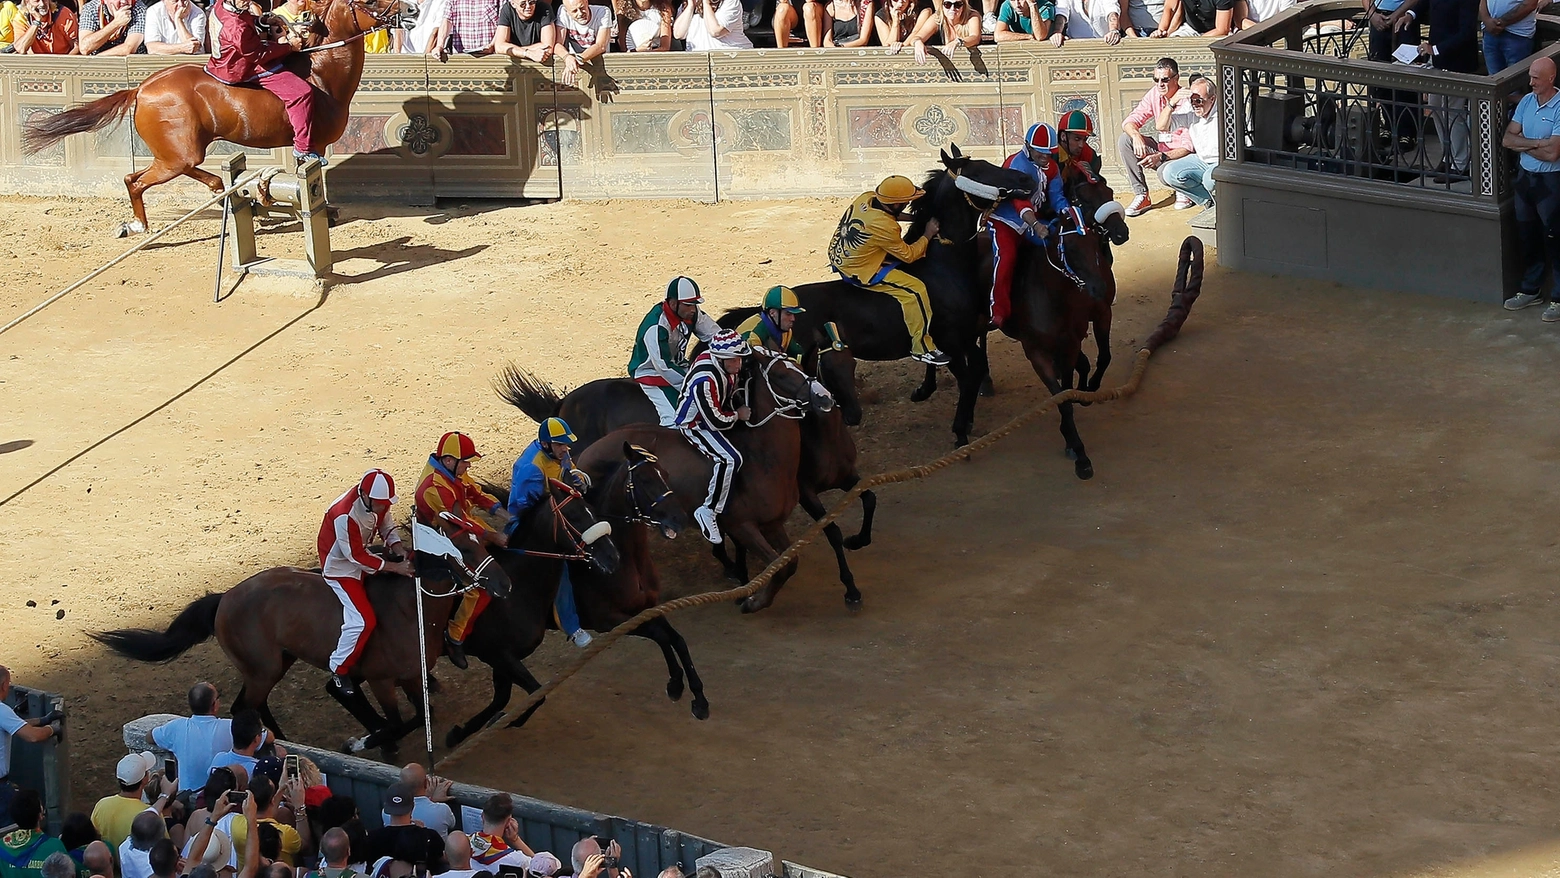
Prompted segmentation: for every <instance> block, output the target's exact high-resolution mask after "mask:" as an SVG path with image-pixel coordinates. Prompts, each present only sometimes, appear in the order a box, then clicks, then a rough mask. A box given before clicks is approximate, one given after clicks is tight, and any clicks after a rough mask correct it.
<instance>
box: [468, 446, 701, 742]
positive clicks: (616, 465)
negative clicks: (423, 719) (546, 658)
mask: <svg viewBox="0 0 1560 878" xmlns="http://www.w3.org/2000/svg"><path fill="white" fill-rule="evenodd" d="M597 475H598V476H599V478H598V479H597V480H596V481H595V484H594V485H593V486H592V487H591V489H590V490H589V491H588V492H587V493H586V494H585V497H584V501H585V502H586V503H587V504H588V505H589V506H590V508H591V509H593V510H594V511H595V513H596V515H597V516H599V518H600V519H601V520H602V521H606V522H609V523H610V524H611V527H612V543H613V545H615V546H616V548H617V552H618V554H617V558H616V564H615V565H614V566H613V569H611V570H603V569H598V568H597V566H596V565H593V564H590V563H588V562H575V561H571V560H570V557H568V556H564V554H563V553H560V552H556V551H554V552H549V551H546V550H545V549H538V548H536V547H532V548H531V550H530V551H527V550H526V547H524V546H517V545H512V546H511V548H512V549H516V550H517V551H510V552H504V553H502V554H501V555H500V556H499V560H500V562H501V563H502V564H503V568H504V572H505V573H506V574H507V575H508V576H509V579H510V581H511V582H513V583H514V584H515V590H514V591H513V592H512V593H511V594H510V596H509V597H508V598H506V599H504V600H495V601H493V602H492V603H491V604H489V605H488V608H487V610H486V611H485V612H484V613H483V614H482V615H481V616H478V617H477V622H476V624H475V625H473V626H472V630H471V635H470V636H469V637H468V638H467V639H466V652H467V654H468V655H471V656H473V657H475V658H477V659H480V660H481V661H483V662H485V663H487V665H488V666H489V667H491V668H492V669H493V700H492V702H491V703H489V704H488V705H487V706H486V707H484V708H482V710H480V711H478V712H477V714H476V715H475V716H473V717H472V718H471V719H469V720H467V721H466V722H464V723H462V724H460V725H457V726H455V727H454V728H452V729H450V731H449V734H448V735H447V736H446V737H445V745H446V746H448V747H454V746H456V745H457V744H459V743H460V742H461V741H464V740H465V739H466V738H468V737H470V736H471V735H472V734H473V733H475V732H476V731H477V730H478V729H480V728H482V727H483V726H484V725H486V724H487V723H488V722H489V721H491V720H492V719H493V717H495V716H497V715H498V714H499V713H500V712H502V711H503V709H504V708H505V707H506V706H508V704H509V698H510V695H511V693H512V690H513V688H514V686H515V685H516V684H519V685H520V687H521V688H522V689H524V690H525V691H526V693H527V694H530V693H532V692H535V691H536V690H537V689H540V688H541V683H539V682H537V680H536V677H534V676H533V675H532V674H531V672H530V670H528V669H527V668H526V666H525V660H526V659H527V658H529V657H530V655H531V653H533V652H535V651H536V648H537V647H538V646H541V643H542V638H543V637H544V636H545V635H546V633H547V630H548V629H549V628H557V627H558V626H557V623H556V621H555V619H554V616H553V600H554V598H556V597H557V594H558V581H559V577H560V575H561V574H562V571H563V565H564V564H565V563H568V564H569V565H570V566H569V571H570V577H571V580H572V581H573V583H574V588H575V597H576V600H577V601H578V604H579V609H580V621H581V622H583V623H584V624H585V626H586V627H587V628H591V629H592V630H595V631H606V630H609V629H611V628H612V627H614V626H615V625H617V624H618V623H620V622H622V621H623V620H625V619H627V618H629V617H630V616H633V615H634V614H635V613H638V612H639V611H640V610H642V609H644V608H645V607H646V606H650V605H653V602H652V604H645V603H644V601H643V597H642V595H641V594H640V591H639V589H638V587H637V586H634V585H633V583H632V582H631V580H630V579H628V578H626V577H628V576H630V575H631V574H632V573H633V572H634V571H635V570H637V569H638V566H639V563H640V558H641V556H642V555H643V554H644V551H645V548H644V545H643V544H644V535H643V533H642V532H640V531H641V529H640V528H638V527H633V528H629V527H624V526H622V525H623V523H624V522H633V523H635V524H641V523H645V524H650V525H653V526H655V527H658V528H660V529H661V531H662V532H663V533H664V534H666V535H667V538H668V539H670V538H672V537H675V536H676V535H677V533H678V532H679V531H680V530H681V529H682V528H683V526H684V524H685V521H684V518H683V512H682V509H681V508H680V507H679V506H678V505H677V503H676V501H675V500H672V499H670V491H671V489H670V488H669V487H668V486H667V484H666V474H665V473H663V472H661V469H660V467H659V466H657V465H656V462H655V458H654V457H653V456H652V455H649V454H647V453H645V451H644V450H643V449H641V448H636V447H634V446H632V445H628V444H624V445H623V447H622V450H621V454H619V455H617V456H615V457H614V458H613V459H612V460H610V461H608V462H607V463H606V465H604V466H602V467H601V468H599V470H598V472H597ZM486 487H487V488H488V490H489V491H491V492H492V493H494V495H495V496H499V497H506V498H507V495H508V492H507V491H505V490H504V489H502V488H495V487H494V486H486ZM522 530H524V528H523V526H522V528H519V529H517V531H516V532H517V533H519V532H521V531H522ZM576 554H578V553H576ZM627 606H632V607H633V610H632V612H628V613H627V614H626V615H625V614H624V613H623V611H622V610H619V611H618V612H616V613H612V612H610V611H609V609H608V608H613V607H627ZM632 633H633V634H634V635H636V636H639V637H644V638H646V639H648V640H652V641H654V642H655V643H656V645H657V646H660V647H661V651H662V653H663V654H664V655H665V657H666V664H667V670H668V673H669V677H670V679H669V682H668V683H667V687H666V691H667V694H668V695H670V696H671V698H672V700H673V701H676V700H678V699H679V698H681V697H682V690H683V670H684V668H686V670H687V676H688V682H689V687H690V688H691V689H692V690H693V694H694V709H693V712H694V715H695V716H698V717H699V718H700V719H703V718H705V717H707V716H709V703H708V702H707V701H705V699H704V687H703V684H702V683H701V682H700V681H699V677H698V674H697V672H695V671H694V668H693V660H692V658H690V657H689V655H688V645H687V643H685V642H684V641H683V639H682V635H681V634H678V633H677V631H676V629H674V628H672V626H671V624H670V623H668V622H667V621H666V620H665V619H664V618H662V619H656V620H654V621H652V622H650V623H647V624H645V625H641V626H640V627H639V628H638V629H636V630H635V631H633V632H632ZM541 705H542V702H537V703H536V704H534V705H532V706H531V707H530V709H528V710H526V712H525V713H524V714H522V715H520V716H519V717H517V718H516V719H515V720H514V721H513V722H511V723H510V726H511V727H513V726H519V725H523V724H524V723H525V721H526V720H528V719H530V718H531V714H533V713H535V712H536V709H537V708H538V707H541ZM701 714H702V715H701Z"/></svg>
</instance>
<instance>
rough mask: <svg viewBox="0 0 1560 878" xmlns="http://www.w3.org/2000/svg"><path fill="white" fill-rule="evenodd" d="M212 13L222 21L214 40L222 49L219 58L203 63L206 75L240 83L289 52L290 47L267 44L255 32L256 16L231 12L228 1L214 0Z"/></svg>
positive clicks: (251, 77) (246, 11) (265, 69)
mask: <svg viewBox="0 0 1560 878" xmlns="http://www.w3.org/2000/svg"><path fill="white" fill-rule="evenodd" d="M212 8H213V13H214V14H215V15H216V16H217V20H218V21H220V22H222V33H221V34H220V35H219V36H218V37H217V41H218V42H219V43H220V44H221V46H222V52H221V57H217V58H212V59H211V60H210V61H207V62H206V72H207V73H210V74H211V75H212V76H215V77H216V78H218V79H220V80H222V81H223V82H226V83H239V82H244V81H246V80H250V79H254V78H255V77H256V76H259V75H260V74H262V73H264V72H266V71H267V70H270V69H271V68H272V67H274V66H276V62H277V61H278V60H280V59H281V58H283V57H285V56H286V55H287V54H288V53H290V52H291V51H292V47H290V46H285V45H278V44H276V43H270V42H266V41H265V40H263V39H261V38H260V33H259V31H257V30H255V24H256V19H255V14H254V13H253V12H250V11H249V10H248V9H247V8H246V9H245V10H244V11H243V12H234V11H233V10H231V9H229V8H228V5H227V0H216V2H215V3H213V4H212Z"/></svg>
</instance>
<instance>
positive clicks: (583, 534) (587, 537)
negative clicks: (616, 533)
mask: <svg viewBox="0 0 1560 878" xmlns="http://www.w3.org/2000/svg"><path fill="white" fill-rule="evenodd" d="M553 486H554V487H555V488H556V489H561V490H562V492H563V500H562V501H561V502H560V501H559V500H558V496H557V494H553V493H549V495H548V502H550V503H552V507H553V533H552V536H553V542H555V543H561V542H563V540H562V539H560V538H559V533H558V532H559V531H560V530H562V531H563V536H564V537H567V538H568V541H569V543H570V544H571V545H573V546H574V551H573V552H572V553H569V554H564V553H562V552H538V551H535V550H532V549H511V550H510V551H513V552H519V553H520V554H522V555H530V556H531V557H533V558H553V559H556V560H560V561H589V560H590V552H589V551H588V549H589V547H590V546H592V545H594V544H595V542H596V541H597V540H599V539H601V538H602V537H604V536H606V535H608V534H610V533H612V525H611V524H610V523H608V522H605V521H598V522H596V523H595V524H593V525H591V526H590V527H587V528H585V529H584V530H580V529H579V528H577V527H575V526H574V522H572V521H570V520H569V518H568V516H566V515H564V514H563V510H564V508H565V507H567V506H568V505H569V504H570V503H573V502H574V501H576V500H578V501H579V502H581V503H584V502H585V498H584V495H583V494H581V493H580V492H579V491H577V490H575V489H574V488H573V487H571V486H569V485H565V484H564V483H563V482H560V481H558V480H557V479H554V480H553ZM592 517H594V516H592Z"/></svg>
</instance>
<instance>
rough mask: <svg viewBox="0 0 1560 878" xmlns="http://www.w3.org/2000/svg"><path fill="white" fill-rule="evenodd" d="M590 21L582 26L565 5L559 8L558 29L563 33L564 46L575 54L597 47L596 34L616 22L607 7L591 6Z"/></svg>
mask: <svg viewBox="0 0 1560 878" xmlns="http://www.w3.org/2000/svg"><path fill="white" fill-rule="evenodd" d="M588 8H589V9H590V21H588V22H586V23H584V24H581V23H579V22H577V21H575V20H574V17H573V16H571V15H570V14H569V10H568V9H567V8H565V7H564V6H563V5H561V4H560V5H559V6H558V29H559V30H561V31H563V45H564V47H565V48H567V49H570V50H572V51H575V52H583V51H585V50H586V49H589V48H590V47H591V46H594V45H596V34H599V33H601V29H602V28H604V27H606V28H610V27H611V26H612V22H613V21H614V20H615V19H614V18H613V16H612V10H610V9H608V8H607V7H605V6H591V7H588Z"/></svg>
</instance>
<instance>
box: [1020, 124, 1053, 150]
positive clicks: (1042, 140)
mask: <svg viewBox="0 0 1560 878" xmlns="http://www.w3.org/2000/svg"><path fill="white" fill-rule="evenodd" d="M1024 146H1025V147H1027V148H1028V149H1029V151H1030V152H1042V153H1045V154H1046V155H1049V156H1054V155H1056V147H1057V142H1056V129H1055V128H1052V127H1051V126H1050V125H1047V124H1046V123H1044V122H1036V123H1035V124H1033V125H1031V126H1029V133H1028V134H1025V135H1024Z"/></svg>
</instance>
